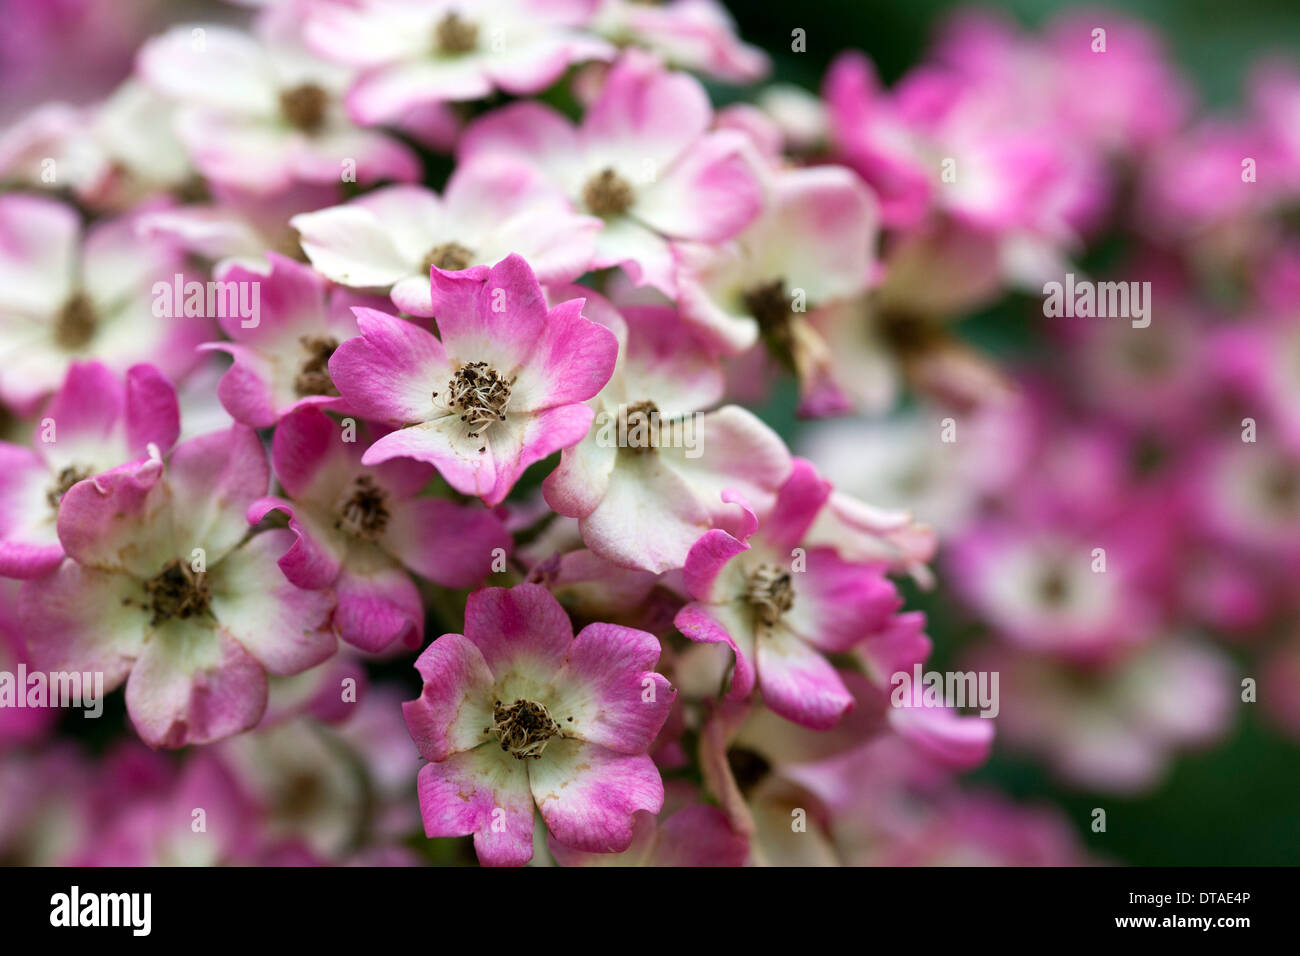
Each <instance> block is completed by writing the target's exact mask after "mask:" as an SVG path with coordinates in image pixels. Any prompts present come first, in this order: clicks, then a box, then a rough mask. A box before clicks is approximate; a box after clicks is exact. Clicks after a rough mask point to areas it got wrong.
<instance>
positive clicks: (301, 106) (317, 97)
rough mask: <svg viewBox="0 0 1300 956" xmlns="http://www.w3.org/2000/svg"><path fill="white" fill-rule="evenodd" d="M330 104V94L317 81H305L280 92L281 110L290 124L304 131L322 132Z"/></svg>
mask: <svg viewBox="0 0 1300 956" xmlns="http://www.w3.org/2000/svg"><path fill="white" fill-rule="evenodd" d="M328 105H329V94H328V93H326V92H325V91H324V90H323V89H321V88H320V87H319V86H317V85H316V84H315V83H303V84H302V85H301V86H295V87H294V88H293V89H291V90H284V91H283V92H281V93H280V112H281V113H282V114H283V115H284V118H285V120H286V121H287V122H288V123H289V125H290V126H292V127H293V128H294V129H298V130H302V131H303V132H304V133H317V132H320V129H321V127H322V126H324V125H325V108H326V107H327V106H328Z"/></svg>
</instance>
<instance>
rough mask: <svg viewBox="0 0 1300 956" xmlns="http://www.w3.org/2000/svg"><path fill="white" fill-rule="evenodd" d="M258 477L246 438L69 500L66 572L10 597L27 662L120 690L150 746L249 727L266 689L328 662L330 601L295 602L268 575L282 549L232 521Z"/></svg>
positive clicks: (214, 438) (264, 475) (233, 432)
mask: <svg viewBox="0 0 1300 956" xmlns="http://www.w3.org/2000/svg"><path fill="white" fill-rule="evenodd" d="M269 480H270V473H269V470H268V467H267V462H266V452H265V451H264V450H263V448H262V444H261V442H260V441H259V439H258V437H257V434H256V433H255V432H254V431H253V430H252V429H251V428H248V427H247V426H245V425H234V426H232V427H231V428H230V429H229V430H228V431H224V432H215V433H212V434H210V435H204V436H201V437H199V438H195V439H191V440H189V441H187V442H183V443H182V444H180V445H178V446H177V447H176V449H175V450H174V451H173V452H172V453H171V455H170V456H169V457H168V459H167V460H166V462H164V461H163V459H162V458H161V456H160V455H158V454H151V455H150V457H149V458H147V459H145V460H143V461H140V462H136V463H133V464H130V465H125V466H122V467H120V468H116V469H114V470H113V471H110V472H107V473H105V474H103V475H99V476H98V477H96V478H94V479H93V480H90V481H83V482H81V483H79V484H77V485H75V486H74V487H73V488H72V489H71V490H70V491H69V492H68V493H67V494H66V495H65V496H64V499H63V503H62V504H61V506H60V508H59V523H58V530H59V540H60V542H61V543H62V544H63V547H64V549H65V550H66V551H67V553H68V559H67V560H65V561H64V562H63V564H62V565H60V566H59V568H58V569H57V570H56V571H55V572H54V573H52V574H50V575H48V576H46V577H43V578H36V579H33V580H30V581H27V582H25V584H24V585H23V590H22V592H21V593H20V613H21V616H22V621H23V624H24V626H25V627H26V628H27V633H28V635H29V638H28V645H29V648H30V651H31V655H32V660H33V662H34V664H35V665H36V666H38V667H41V668H43V669H47V670H89V671H102V672H103V674H104V687H105V689H109V690H111V689H113V688H115V687H118V686H119V685H121V684H123V683H125V684H126V705H127V711H128V712H129V713H130V715H131V720H132V722H133V723H134V724H135V727H136V730H137V731H138V732H139V734H140V736H141V738H143V739H144V741H145V742H146V743H148V744H149V745H150V746H153V747H179V746H182V745H184V744H187V743H207V742H209V741H212V740H217V739H220V738H222V737H227V736H229V735H231V734H236V733H240V732H241V731H244V730H248V729H249V728H250V727H253V726H255V725H256V724H257V722H258V721H259V720H260V719H261V717H262V713H263V711H264V710H265V708H266V694H267V675H268V674H272V675H288V674H296V673H299V672H301V671H304V670H306V669H307V668H309V667H312V666H314V665H316V664H319V663H320V662H321V661H323V660H325V659H326V658H327V657H329V656H330V655H331V654H333V653H334V651H335V648H336V640H335V638H334V635H333V634H331V633H330V631H329V630H328V627H327V622H328V620H329V616H330V612H331V610H332V608H333V603H334V599H333V596H332V595H330V594H329V593H328V592H325V591H305V590H302V589H300V588H297V587H295V586H294V585H293V584H291V583H290V582H289V581H288V580H287V579H286V578H285V577H284V575H283V573H282V572H281V571H280V569H279V568H278V567H276V560H277V558H279V556H280V555H281V554H283V553H284V552H285V551H286V550H288V548H289V547H290V546H291V545H292V543H293V534H292V532H290V531H287V530H284V529H274V530H269V531H265V532H263V533H261V534H256V535H253V536H252V537H249V536H248V523H247V521H246V520H245V518H244V514H245V512H246V511H247V509H248V507H249V506H250V505H251V504H252V503H253V502H254V501H255V500H257V499H258V498H259V497H261V496H263V495H265V494H266V491H267V485H268V482H269Z"/></svg>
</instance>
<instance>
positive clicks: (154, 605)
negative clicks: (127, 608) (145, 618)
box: [144, 560, 212, 626]
mask: <svg viewBox="0 0 1300 956" xmlns="http://www.w3.org/2000/svg"><path fill="white" fill-rule="evenodd" d="M144 592H145V596H146V605H145V606H146V607H147V608H149V609H150V610H152V611H153V618H152V620H150V622H149V623H150V624H152V625H154V626H157V625H159V624H162V623H164V622H166V621H170V620H171V619H172V618H177V617H179V618H182V619H184V618H189V617H195V616H196V615H199V614H208V613H210V607H209V605H210V602H211V600H212V593H211V591H210V590H209V589H208V582H207V575H206V574H205V573H204V572H202V571H191V570H190V568H189V566H188V565H185V564H182V563H181V562H180V561H179V560H172V561H170V562H168V563H167V564H166V565H165V566H164V567H163V569H162V571H161V572H160V573H159V574H158V575H157V577H155V578H153V579H152V580H149V581H146V582H145V585H144Z"/></svg>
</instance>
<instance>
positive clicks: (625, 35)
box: [592, 0, 771, 83]
mask: <svg viewBox="0 0 1300 956" xmlns="http://www.w3.org/2000/svg"><path fill="white" fill-rule="evenodd" d="M592 29H593V30H595V31H596V32H597V33H599V34H601V35H603V36H606V37H608V38H609V39H610V40H611V41H612V42H615V43H626V42H627V41H628V40H629V39H630V40H631V42H632V43H634V44H635V45H637V46H640V47H645V48H646V49H649V50H653V51H654V52H655V53H658V54H660V55H661V56H663V57H664V59H666V60H667V61H668V62H669V63H671V64H672V65H673V66H676V67H680V68H681V69H685V70H695V71H698V72H700V73H706V74H708V75H710V76H715V77H717V78H718V79H721V80H726V81H728V82H731V83H754V82H757V81H758V80H761V79H762V78H763V77H764V76H766V75H767V72H768V70H769V69H770V68H771V62H770V61H769V59H768V57H767V54H765V53H764V52H763V51H762V50H760V49H758V48H757V47H754V46H751V45H750V44H748V43H745V42H743V41H742V40H741V39H740V38H739V37H738V36H737V35H736V24H735V21H733V20H732V18H731V15H730V14H729V13H728V12H727V8H726V7H724V6H723V5H722V4H721V3H718V2H717V0H668V2H667V3H662V4H646V3H637V2H636V0H602V2H601V4H600V12H599V13H598V14H597V16H596V20H595V22H594V23H592Z"/></svg>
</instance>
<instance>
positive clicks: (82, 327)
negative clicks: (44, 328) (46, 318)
mask: <svg viewBox="0 0 1300 956" xmlns="http://www.w3.org/2000/svg"><path fill="white" fill-rule="evenodd" d="M95 325H96V316H95V306H94V305H93V304H92V303H91V301H90V299H89V298H88V297H87V296H86V294H85V293H84V292H78V293H76V294H75V295H74V296H73V297H72V298H70V299H69V300H68V301H67V302H65V303H64V304H63V308H62V309H60V310H59V314H58V315H57V316H55V318H54V341H55V342H56V343H57V344H58V345H59V346H61V347H62V348H65V349H67V350H68V351H72V350H74V349H79V348H81V347H83V346H84V345H85V344H86V343H87V342H89V341H90V339H91V337H92V336H93V335H94V334H95Z"/></svg>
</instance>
